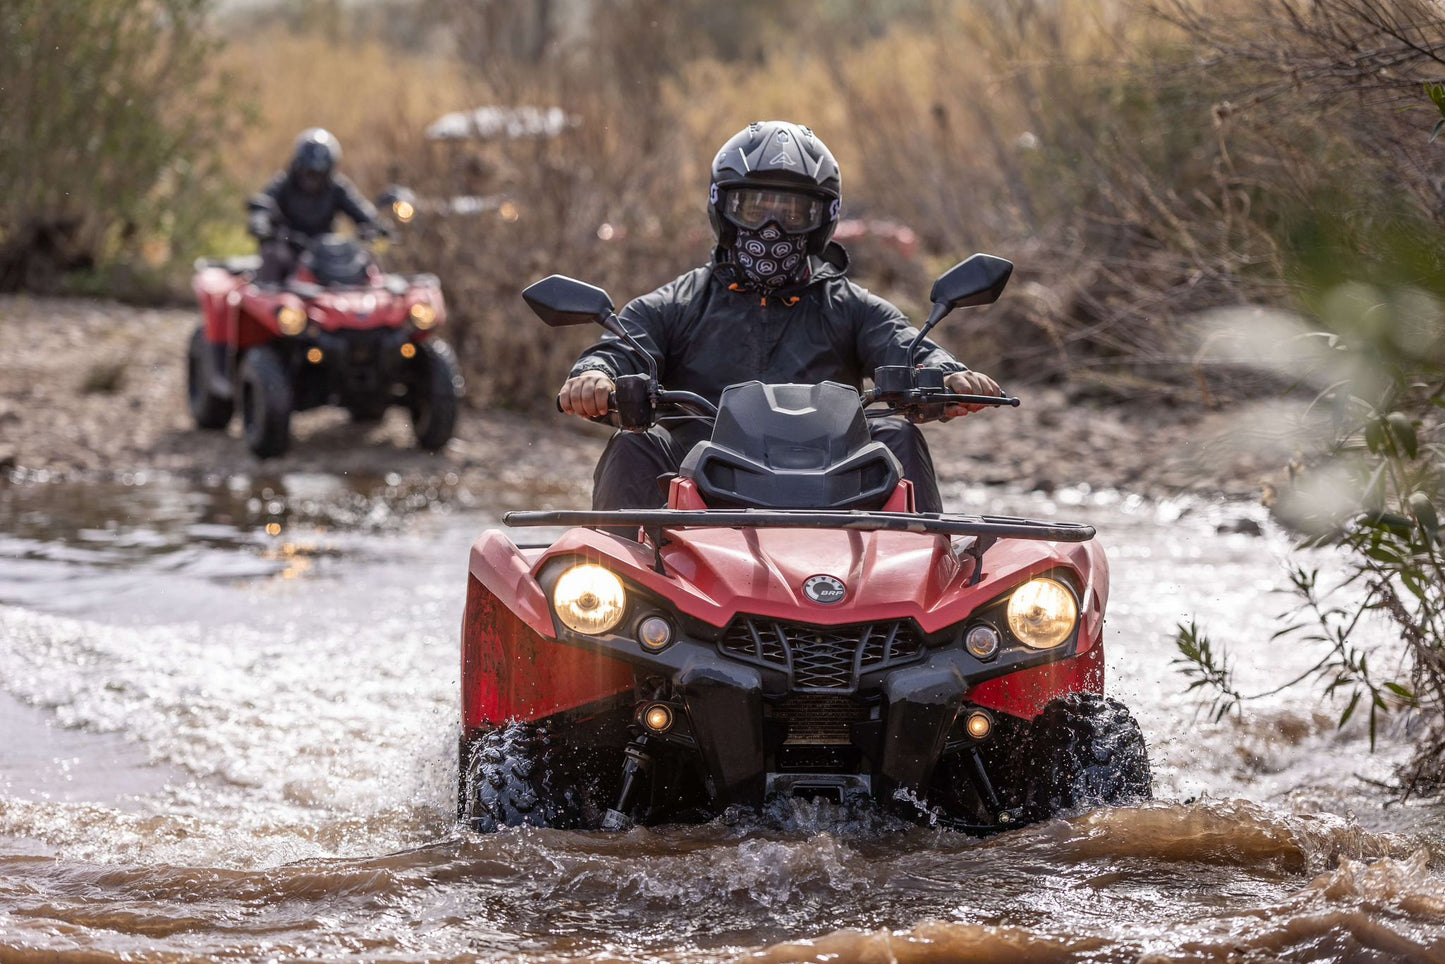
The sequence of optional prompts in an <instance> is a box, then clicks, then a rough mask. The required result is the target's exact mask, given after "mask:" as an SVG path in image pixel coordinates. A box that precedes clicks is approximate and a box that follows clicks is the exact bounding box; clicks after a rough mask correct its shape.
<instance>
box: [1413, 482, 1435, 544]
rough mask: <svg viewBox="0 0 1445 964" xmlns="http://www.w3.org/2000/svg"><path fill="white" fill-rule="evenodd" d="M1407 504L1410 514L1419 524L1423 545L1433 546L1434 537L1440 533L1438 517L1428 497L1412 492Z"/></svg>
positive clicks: (1421, 493)
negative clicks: (1423, 537) (1423, 539)
mask: <svg viewBox="0 0 1445 964" xmlns="http://www.w3.org/2000/svg"><path fill="white" fill-rule="evenodd" d="M1408 503H1409V506H1410V514H1411V515H1413V516H1414V517H1415V521H1416V522H1418V523H1419V524H1420V531H1421V532H1422V533H1423V534H1424V536H1425V544H1426V545H1434V544H1435V538H1436V535H1437V534H1438V533H1439V531H1440V515H1439V513H1437V512H1436V511H1435V506H1434V505H1433V504H1432V503H1431V502H1430V497H1429V496H1427V495H1426V494H1425V493H1423V492H1412V493H1410V498H1409V500H1408Z"/></svg>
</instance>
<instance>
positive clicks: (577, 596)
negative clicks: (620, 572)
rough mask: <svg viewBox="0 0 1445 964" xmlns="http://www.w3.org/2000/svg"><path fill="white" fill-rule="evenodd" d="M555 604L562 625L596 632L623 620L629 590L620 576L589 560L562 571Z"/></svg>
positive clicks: (572, 628)
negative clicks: (623, 584)
mask: <svg viewBox="0 0 1445 964" xmlns="http://www.w3.org/2000/svg"><path fill="white" fill-rule="evenodd" d="M552 605H553V606H554V607H555V608H556V610H557V618H558V619H560V620H562V625H564V626H566V627H567V628H568V629H570V630H572V631H573V632H574V633H584V634H586V635H588V636H596V635H598V634H599V633H605V632H607V631H608V630H609V629H611V628H612V627H613V626H616V625H617V624H618V623H619V622H621V621H622V611H623V609H624V608H625V607H626V605H627V592H626V590H624V589H623V588H622V580H621V579H618V578H617V577H616V576H615V575H613V574H612V573H610V572H608V571H607V570H606V569H603V568H602V567H601V566H594V565H592V564H591V563H586V564H584V565H580V566H573V567H572V568H571V569H568V570H567V571H566V572H564V573H562V578H561V579H558V580H557V585H556V587H555V588H554V589H553V590H552Z"/></svg>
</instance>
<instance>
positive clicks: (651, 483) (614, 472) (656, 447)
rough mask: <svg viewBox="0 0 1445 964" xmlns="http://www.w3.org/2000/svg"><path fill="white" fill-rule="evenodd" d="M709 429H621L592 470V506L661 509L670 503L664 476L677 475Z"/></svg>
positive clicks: (657, 427)
mask: <svg viewBox="0 0 1445 964" xmlns="http://www.w3.org/2000/svg"><path fill="white" fill-rule="evenodd" d="M705 436H706V432H705V431H699V430H697V429H689V428H685V427H684V428H678V429H674V430H669V429H666V428H663V427H662V426H660V425H654V426H653V427H652V428H650V429H648V430H647V431H645V432H618V433H617V434H616V435H613V436H612V438H611V440H609V441H608V443H607V448H605V449H604V450H603V451H602V457H601V458H599V459H598V460H597V471H596V472H594V473H593V474H592V508H594V509H658V508H661V507H662V506H664V505H666V504H667V489H666V488H665V486H664V485H662V484H660V483H659V482H658V478H659V477H660V476H665V475H675V474H676V473H677V469H678V467H679V466H680V465H682V460H683V458H684V457H685V456H686V455H687V453H688V450H689V449H690V448H692V446H693V444H694V443H696V442H697V440H698V439H699V438H702V437H705Z"/></svg>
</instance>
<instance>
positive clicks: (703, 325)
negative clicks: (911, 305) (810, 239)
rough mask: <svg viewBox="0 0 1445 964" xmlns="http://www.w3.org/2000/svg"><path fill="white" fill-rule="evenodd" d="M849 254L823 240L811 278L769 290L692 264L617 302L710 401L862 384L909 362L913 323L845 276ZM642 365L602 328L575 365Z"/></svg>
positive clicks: (616, 368) (940, 354) (938, 352)
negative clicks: (749, 389)
mask: <svg viewBox="0 0 1445 964" xmlns="http://www.w3.org/2000/svg"><path fill="white" fill-rule="evenodd" d="M847 270H848V255H847V253H846V252H845V251H844V250H843V248H842V247H841V246H839V245H837V244H829V245H828V247H827V249H826V250H825V251H824V252H823V255H822V256H821V257H820V258H815V259H813V273H812V275H811V277H810V278H809V280H808V281H807V282H805V283H804V284H802V285H799V286H797V287H796V288H785V289H782V290H781V291H779V292H777V293H776V294H773V295H769V296H768V297H767V298H763V297H761V296H760V295H759V294H758V293H757V292H756V291H744V290H739V289H736V288H734V287H730V286H729V284H728V279H727V275H726V272H725V271H723V270H719V269H718V268H717V267H716V266H714V265H708V266H705V267H702V268H696V269H694V270H692V271H689V272H688V273H687V274H684V275H682V276H680V277H678V278H677V279H675V280H673V281H670V282H668V283H667V284H665V285H663V286H662V287H661V288H658V289H657V290H656V291H654V292H652V293H651V294H646V295H643V296H642V297H640V298H636V299H634V300H633V301H632V302H630V303H629V304H628V305H627V306H626V307H625V308H623V309H622V312H621V317H622V318H623V320H624V322H625V323H626V324H627V326H628V330H629V331H632V332H634V333H635V334H637V336H638V340H639V341H641V342H642V344H643V346H644V347H645V348H646V349H647V351H648V352H649V353H650V354H651V355H652V356H653V358H654V359H656V361H657V371H658V376H659V378H660V379H661V381H662V384H663V385H664V386H665V387H667V388H670V389H673V390H674V391H690V392H696V393H697V394H699V395H701V396H703V397H704V398H707V399H709V400H710V401H713V402H716V401H717V399H718V396H720V395H721V394H722V390H723V389H724V388H726V387H727V386H729V385H735V384H737V383H739V382H745V381H750V380H752V379H758V380H759V381H763V382H768V383H783V382H798V383H804V384H812V383H816V382H821V381H825V380H828V381H835V382H842V383H843V384H844V385H852V386H853V387H854V388H857V389H859V390H860V391H861V390H862V388H863V380H864V379H865V378H871V377H872V376H873V370H874V369H875V368H877V367H878V366H879V365H890V364H891V365H902V364H907V356H906V352H905V349H907V347H908V345H909V344H911V343H912V341H913V338H914V336H915V335H917V334H918V332H917V330H916V329H914V328H913V327H912V326H910V325H909V323H908V319H907V318H905V317H904V316H903V313H902V312H901V311H899V310H898V309H897V308H895V307H894V306H893V305H891V304H889V303H888V302H886V301H884V300H883V299H882V298H879V297H877V296H876V295H873V294H871V293H869V292H868V291H867V290H866V289H864V288H860V287H859V286H858V285H856V284H854V283H853V282H851V281H849V280H848V279H847V278H846V277H844V274H845V272H846V271H847ZM915 363H916V364H924V365H931V366H938V367H940V368H943V369H944V370H945V371H948V372H962V371H968V368H967V366H965V365H962V364H960V363H959V362H958V361H956V360H954V358H953V356H952V355H950V354H949V353H948V352H946V351H944V350H943V349H942V348H940V347H938V346H937V345H936V344H934V343H933V342H931V341H927V340H925V341H924V342H923V344H922V345H920V346H919V357H918V358H917V359H915ZM594 370H595V371H601V372H604V373H606V374H607V375H609V376H611V377H613V378H615V377H616V376H618V375H628V374H636V373H639V372H643V371H646V368H645V366H644V365H643V364H642V361H641V359H640V358H638V357H637V355H636V353H635V352H633V351H632V350H631V349H629V348H628V347H627V346H626V345H625V344H623V343H622V342H621V340H620V339H619V338H617V336H615V335H612V334H607V335H604V336H603V337H602V340H601V341H599V342H597V343H596V344H595V345H593V346H592V347H591V348H588V349H587V350H586V351H585V352H584V353H583V354H582V357H581V358H579V359H578V361H577V364H576V365H575V366H573V368H572V372H571V374H573V375H580V374H581V373H583V372H586V371H594Z"/></svg>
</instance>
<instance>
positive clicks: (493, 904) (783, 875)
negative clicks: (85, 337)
mask: <svg viewBox="0 0 1445 964" xmlns="http://www.w3.org/2000/svg"><path fill="white" fill-rule="evenodd" d="M131 481H132V482H134V483H135V484H132V485H124V486H111V487H97V486H90V487H83V488H67V489H61V488H59V487H57V486H54V485H47V484H43V483H40V482H26V483H25V484H22V485H10V486H8V487H6V486H3V485H0V961H3V962H5V964H10V962H26V961H45V962H54V961H78V962H87V964H88V962H99V961H120V960H127V961H142V962H146V961H156V962H159V961H166V962H170V961H190V960H245V961H252V960H256V961H260V960H276V961H299V960H343V959H344V960H361V961H470V960H479V959H480V960H491V959H507V960H537V961H557V960H574V959H586V960H625V961H639V960H654V959H663V960H686V961H693V960H730V959H735V958H738V957H750V956H753V957H755V958H756V959H757V960H764V961H782V960H841V961H849V960H857V961H888V960H900V961H933V960H939V961H942V960H958V959H980V960H994V959H1014V960H1031V961H1049V960H1060V961H1086V960H1087V961H1137V960H1200V961H1206V960H1226V959H1229V960H1258V961H1276V960H1284V961H1326V960H1328V961H1334V960H1348V961H1395V960H1422V961H1423V960H1445V877H1442V875H1441V873H1440V868H1439V866H1438V863H1437V862H1436V858H1434V857H1433V856H1432V853H1433V852H1435V851H1437V850H1438V849H1439V847H1440V845H1441V843H1442V837H1445V835H1442V832H1441V828H1442V827H1445V814H1442V813H1441V812H1440V811H1439V809H1438V808H1436V807H1434V806H1431V805H1428V804H1412V805H1409V806H1406V807H1385V806H1382V805H1381V804H1380V802H1379V800H1378V795H1377V793H1376V791H1375V790H1374V789H1373V788H1372V787H1371V786H1370V784H1369V783H1368V782H1367V781H1369V780H1379V779H1385V778H1388V776H1389V773H1390V767H1391V765H1392V763H1394V762H1395V761H1397V760H1399V759H1400V758H1401V757H1402V756H1403V754H1404V753H1406V752H1407V751H1408V739H1409V737H1408V735H1407V734H1405V733H1403V732H1398V733H1397V732H1393V731H1391V732H1386V733H1385V734H1384V736H1383V737H1382V740H1381V743H1380V747H1379V750H1378V752H1376V753H1375V754H1373V755H1371V754H1370V753H1369V752H1368V735H1367V733H1366V732H1365V731H1364V730H1363V729H1362V728H1359V727H1358V726H1356V725H1354V724H1352V725H1351V727H1350V728H1348V729H1346V730H1345V731H1344V732H1337V731H1336V730H1335V728H1334V726H1333V720H1334V719H1335V717H1337V716H1338V714H1339V712H1340V710H1341V709H1342V705H1340V704H1315V703H1314V702H1313V701H1311V700H1301V699H1298V698H1296V699H1289V698H1284V697H1277V698H1273V699H1271V700H1268V701H1264V702H1263V703H1261V704H1260V705H1258V706H1257V707H1255V708H1254V709H1252V710H1251V712H1250V713H1249V714H1248V715H1247V716H1246V717H1245V718H1244V720H1243V721H1242V722H1238V721H1233V720H1226V721H1224V722H1220V723H1211V722H1210V721H1209V718H1208V717H1207V716H1203V715H1200V714H1199V712H1198V711H1197V708H1196V706H1195V704H1194V703H1192V702H1191V701H1190V699H1188V698H1186V697H1185V696H1184V695H1183V694H1182V689H1183V681H1182V678H1181V677H1179V675H1178V674H1177V673H1176V672H1175V669H1174V668H1173V667H1172V666H1171V665H1170V660H1171V658H1172V655H1173V644H1172V632H1173V627H1174V626H1175V624H1176V623H1177V622H1178V621H1180V620H1181V619H1187V618H1188V617H1189V616H1191V615H1192V616H1197V617H1198V618H1199V619H1200V621H1201V622H1202V623H1203V624H1204V625H1205V626H1206V627H1207V628H1208V629H1209V630H1210V631H1211V633H1212V635H1213V636H1214V637H1215V638H1216V639H1219V640H1222V641H1227V642H1229V643H1230V644H1232V646H1233V651H1234V653H1235V656H1236V660H1237V664H1238V667H1237V672H1238V674H1239V677H1240V680H1241V682H1246V683H1248V684H1250V685H1249V686H1248V687H1247V688H1248V689H1258V690H1263V689H1267V688H1269V686H1270V685H1271V684H1273V683H1277V682H1279V681H1282V680H1284V679H1287V678H1288V677H1289V676H1290V675H1292V674H1293V673H1295V672H1298V671H1299V670H1300V669H1301V668H1303V667H1304V666H1307V665H1308V662H1309V659H1310V656H1311V654H1310V652H1309V651H1308V650H1307V649H1306V648H1305V647H1303V646H1302V645H1300V644H1285V643H1278V642H1277V643H1273V644H1270V643H1269V642H1268V638H1269V636H1270V634H1271V633H1272V632H1273V631H1274V629H1275V628H1277V627H1276V623H1275V622H1274V618H1273V617H1274V614H1275V613H1276V612H1278V611H1280V610H1281V609H1283V608H1284V606H1285V604H1286V603H1287V600H1286V599H1285V598H1284V597H1282V596H1279V595H1277V594H1275V593H1274V590H1276V589H1279V588H1281V587H1283V586H1284V585H1286V578H1285V571H1284V559H1285V550H1286V542H1285V540H1284V538H1283V537H1282V536H1281V535H1279V534H1278V533H1276V532H1274V531H1272V530H1271V529H1270V528H1269V526H1268V525H1267V524H1265V525H1264V526H1263V530H1262V534H1258V535H1254V534H1249V533H1240V532H1235V533H1221V532H1220V531H1219V530H1220V528H1221V527H1223V528H1225V529H1231V528H1245V529H1248V528H1250V527H1251V524H1252V523H1253V522H1257V521H1258V519H1257V518H1255V517H1254V516H1252V515H1251V511H1250V510H1249V509H1247V508H1239V507H1228V506H1209V505H1202V504H1190V503H1149V502H1144V501H1142V500H1139V499H1134V498H1129V497H1124V496H1120V495H1117V494H1114V493H1090V492H1087V491H1081V490H1066V491H1061V492H1058V493H1055V494H1054V495H1052V496H1048V497H1045V496H1042V495H1037V494H1013V495H1005V494H1000V493H999V492H997V491H996V490H989V491H984V490H962V491H958V492H955V493H953V502H954V504H955V506H957V507H960V508H966V509H970V510H973V511H978V510H980V509H988V510H990V511H998V512H1006V513H1011V514H1029V515H1036V516H1043V517H1049V516H1057V517H1059V518H1063V519H1070V520H1088V521H1092V522H1094V523H1096V524H1097V525H1098V526H1099V529H1100V537H1101V538H1102V539H1104V540H1106V545H1107V546H1108V547H1109V548H1110V552H1111V559H1112V562H1113V584H1114V590H1113V592H1114V596H1113V600H1112V605H1111V609H1110V614H1109V622H1108V627H1107V640H1106V645H1107V647H1108V650H1107V651H1108V673H1109V680H1110V681H1109V685H1110V687H1111V688H1112V689H1113V691H1114V692H1115V693H1116V694H1117V695H1119V696H1120V697H1121V698H1122V699H1124V700H1125V701H1127V702H1128V703H1130V704H1131V706H1132V707H1133V708H1134V709H1135V711H1136V713H1137V715H1138V716H1139V717H1140V720H1141V723H1142V726H1143V729H1144V732H1145V735H1146V737H1147V738H1148V740H1149V742H1150V746H1151V753H1152V756H1153V759H1154V766H1155V774H1156V793H1157V796H1158V800H1157V802H1155V803H1154V804H1151V805H1148V806H1143V807H1138V808H1127V809H1120V810H1114V811H1110V812H1095V813H1084V814H1079V815H1076V816H1073V817H1071V818H1070V819H1068V820H1055V821H1051V822H1049V823H1047V824H1043V825H1039V826H1034V827H1029V828H1024V829H1020V830H1016V831H1013V832H1010V833H1007V834H1003V835H1000V836H998V837H994V838H991V839H987V840H977V839H973V838H970V837H967V836H963V835H961V834H958V833H954V832H952V831H947V830H941V829H935V828H929V827H919V826H911V825H902V824H899V823H895V822H892V821H890V820H887V819H884V818H881V817H879V816H877V815H876V814H870V813H865V812H851V811H845V810H842V809H840V808H838V807H837V806H828V805H824V804H800V805H797V806H794V807H792V808H788V809H779V810H777V811H774V812H769V813H765V814H761V815H737V816H734V817H732V818H730V819H724V820H719V821H717V822H715V823H712V824H709V825H706V826H701V827H665V828H659V829H653V830H641V829H639V830H634V831H631V832H629V833H627V834H624V835H607V834H579V833H563V832H551V831H532V830H522V831H514V832H507V833H504V834H500V835H497V836H494V837H480V836H475V835H472V834H468V833H465V832H462V831H460V830H458V828H457V827H456V825H455V823H454V820H453V816H452V813H453V799H454V796H453V795H454V789H453V788H454V780H455V762H454V752H455V749H454V742H453V740H454V732H455V729H454V728H455V715H456V676H457V673H456V664H457V652H456V645H457V640H456V636H457V627H458V624H459V621H460V616H461V606H462V593H463V586H464V578H465V577H464V573H465V566H466V553H467V548H468V546H469V544H470V542H471V540H472V539H473V538H474V536H475V534H476V532H477V531H478V530H479V529H480V528H481V527H482V526H484V525H489V524H493V520H494V518H495V512H497V511H498V510H499V507H501V506H504V505H505V506H511V505H516V504H521V503H522V502H525V501H527V500H528V499H529V498H530V496H529V495H528V494H526V493H486V494H481V495H478V496H477V497H475V498H474V499H470V500H469V499H468V498H467V497H466V495H467V494H466V493H461V492H457V491H449V492H425V491H422V492H415V491H408V490H405V489H404V488H403V487H402V486H401V485H400V484H399V483H397V482H392V483H391V484H388V480H375V481H373V482H372V483H370V484H369V487H368V486H364V485H363V486H359V487H358V486H352V485H343V484H341V483H339V482H337V481H336V480H334V479H329V478H325V477H292V478H288V479H280V480H273V481H271V482H261V481H256V480H221V481H218V482H217V484H216V485H214V486H211V487H208V488H202V489H196V490H189V489H183V488H179V487H176V486H173V485H169V484H167V483H166V482H164V480H147V479H140V480H131ZM358 488H359V489H360V491H358ZM439 496H441V497H445V502H444V506H445V508H444V509H443V510H440V511H424V510H421V507H423V506H425V505H427V504H430V503H431V501H432V500H433V499H436V498H437V497H439ZM1241 521H1242V522H1243V525H1241ZM268 527H269V531H268ZM1312 561H1313V564H1316V565H1319V566H1320V567H1321V568H1322V569H1323V570H1324V571H1326V572H1328V571H1330V570H1331V568H1332V567H1334V566H1335V565H1336V562H1335V561H1334V560H1333V559H1331V558H1330V557H1329V556H1327V555H1320V556H1316V557H1314V559H1313V560H1312ZM1367 632H1368V633H1370V634H1373V635H1372V636H1370V637H1369V639H1368V641H1369V642H1370V643H1371V644H1374V645H1380V646H1382V647H1383V648H1385V649H1386V650H1388V647H1389V640H1388V638H1387V634H1386V633H1385V632H1384V631H1383V630H1382V629H1381V628H1379V627H1369V628H1368V629H1367ZM1381 658H1382V659H1383V658H1384V656H1383V655H1382V657H1381ZM1256 684H1257V685H1256Z"/></svg>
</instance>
